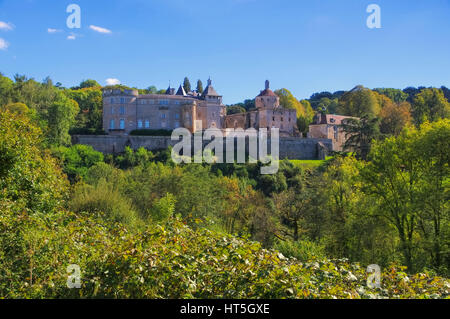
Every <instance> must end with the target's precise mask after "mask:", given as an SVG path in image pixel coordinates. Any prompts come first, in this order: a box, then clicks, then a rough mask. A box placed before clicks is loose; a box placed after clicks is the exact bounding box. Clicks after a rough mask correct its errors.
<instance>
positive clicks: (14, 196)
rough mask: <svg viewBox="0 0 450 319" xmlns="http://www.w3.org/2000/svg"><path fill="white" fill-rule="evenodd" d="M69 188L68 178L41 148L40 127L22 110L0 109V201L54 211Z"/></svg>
mask: <svg viewBox="0 0 450 319" xmlns="http://www.w3.org/2000/svg"><path fill="white" fill-rule="evenodd" d="M66 191H67V179H66V178H65V176H64V175H63V174H62V172H61V170H60V169H59V168H58V167H57V165H56V161H55V160H54V159H53V158H51V157H50V156H49V154H48V152H46V151H43V150H42V134H41V131H40V129H39V128H37V127H36V126H35V125H34V124H33V123H32V122H30V120H29V119H28V118H27V117H25V116H23V115H21V114H18V113H10V112H9V111H0V202H5V201H6V202H8V201H9V202H11V203H13V204H14V205H18V206H20V205H22V206H23V207H25V208H26V209H27V210H29V211H31V212H40V213H51V212H54V211H55V209H57V208H59V207H61V206H62V201H63V199H64V198H65V196H66Z"/></svg>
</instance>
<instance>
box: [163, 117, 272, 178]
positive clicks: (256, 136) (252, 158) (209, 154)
mask: <svg viewBox="0 0 450 319" xmlns="http://www.w3.org/2000/svg"><path fill="white" fill-rule="evenodd" d="M201 123H202V121H196V127H197V131H196V132H195V133H194V134H193V135H194V136H193V138H192V134H191V132H190V131H189V130H188V129H186V128H177V129H175V130H173V132H172V137H171V139H172V141H178V140H179V139H180V137H181V141H180V142H178V143H177V144H176V145H175V146H174V147H173V149H172V154H171V156H172V160H173V161H174V162H175V163H177V164H180V163H192V162H194V163H202V162H203V161H205V162H206V163H210V164H211V163H229V164H232V163H235V162H237V163H245V162H246V155H247V151H246V150H247V148H246V144H247V139H248V163H257V161H258V160H259V161H260V162H261V163H262V164H269V165H265V166H262V167H261V174H276V173H277V172H278V168H279V153H280V145H279V144H280V138H279V129H278V128H272V129H271V130H270V151H271V153H270V155H269V154H268V144H269V139H268V133H267V129H265V128H263V129H259V131H257V130H256V129H254V128H249V129H247V130H245V131H244V130H243V129H226V130H225V136H224V132H223V131H222V130H220V129H217V128H209V129H207V130H205V131H202V129H201ZM213 138H214V139H213ZM212 139H213V140H212ZM192 140H193V142H194V145H193V147H192ZM211 140H212V141H211ZM224 140H225V154H224ZM204 141H207V142H208V141H211V142H210V143H209V144H208V145H206V146H205V147H204V148H203V142H204ZM235 144H236V147H235ZM192 152H193V155H194V156H193V157H194V160H193V161H192ZM235 155H236V157H237V160H236V161H235Z"/></svg>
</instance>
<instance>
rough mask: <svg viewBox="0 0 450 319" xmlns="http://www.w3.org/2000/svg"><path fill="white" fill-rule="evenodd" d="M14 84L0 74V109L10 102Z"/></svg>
mask: <svg viewBox="0 0 450 319" xmlns="http://www.w3.org/2000/svg"><path fill="white" fill-rule="evenodd" d="M13 84H14V82H13V81H12V80H11V79H10V78H8V77H6V76H3V74H1V73H0V107H1V106H4V105H6V104H8V103H10V102H11V100H12V94H13Z"/></svg>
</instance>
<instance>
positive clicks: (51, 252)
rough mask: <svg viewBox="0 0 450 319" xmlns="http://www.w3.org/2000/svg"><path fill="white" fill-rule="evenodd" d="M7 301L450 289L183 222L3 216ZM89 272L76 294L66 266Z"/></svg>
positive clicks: (438, 293) (422, 277) (428, 294)
mask: <svg viewBox="0 0 450 319" xmlns="http://www.w3.org/2000/svg"><path fill="white" fill-rule="evenodd" d="M0 211H2V214H1V215H0V247H1V250H0V298H86V297H91V298H386V297H389V298H445V297H448V295H449V285H450V284H449V282H448V280H446V279H443V278H440V277H431V276H430V275H429V274H427V273H422V274H417V275H413V276H410V277H408V276H407V275H406V274H405V273H404V268H402V267H398V266H392V267H389V268H387V269H384V271H383V272H382V274H381V288H376V289H369V288H368V287H367V286H366V280H367V276H368V274H367V272H366V269H365V267H361V266H360V265H358V264H350V263H348V262H347V261H346V260H336V261H330V260H323V261H316V262H311V263H301V262H299V261H297V260H295V259H287V258H285V257H284V256H283V255H281V254H280V253H278V252H277V251H272V250H270V251H269V250H265V249H262V248H261V245H260V244H258V243H255V242H250V241H246V240H240V239H237V238H235V237H232V236H228V235H223V234H219V233H215V232H211V231H208V230H205V229H198V230H193V229H191V228H189V227H188V226H186V225H184V224H183V223H182V222H181V221H179V220H177V219H172V220H170V221H169V222H168V223H167V224H166V225H164V227H162V226H148V227H147V228H146V229H143V231H141V232H136V233H133V232H129V231H128V229H127V228H126V227H124V226H123V225H121V224H117V223H111V222H105V221H102V220H101V218H100V216H83V215H77V214H73V213H61V214H58V215H57V216H54V217H53V218H51V219H47V220H44V219H42V218H40V217H38V216H29V215H26V214H24V213H20V210H12V209H10V208H8V207H0ZM69 264H77V265H79V266H80V269H81V288H80V289H68V288H67V286H66V284H67V279H68V274H67V266H68V265H69Z"/></svg>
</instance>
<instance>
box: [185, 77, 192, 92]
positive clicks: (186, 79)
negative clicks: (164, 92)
mask: <svg viewBox="0 0 450 319" xmlns="http://www.w3.org/2000/svg"><path fill="white" fill-rule="evenodd" d="M183 88H184V90H185V91H186V93H188V92H191V91H192V90H191V82H189V79H188V77H185V78H184V81H183Z"/></svg>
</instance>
